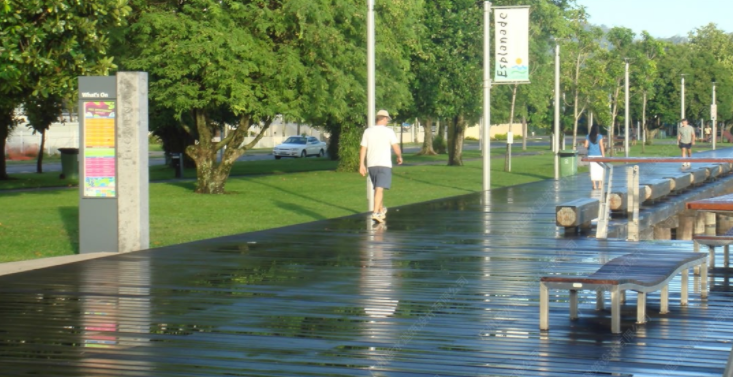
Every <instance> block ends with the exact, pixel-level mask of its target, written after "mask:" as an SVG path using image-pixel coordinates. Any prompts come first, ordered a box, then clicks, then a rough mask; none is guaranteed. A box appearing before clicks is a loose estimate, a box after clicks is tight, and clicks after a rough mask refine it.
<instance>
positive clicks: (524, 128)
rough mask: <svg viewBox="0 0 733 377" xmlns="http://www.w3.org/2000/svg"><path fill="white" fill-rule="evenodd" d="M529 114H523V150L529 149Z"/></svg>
mask: <svg viewBox="0 0 733 377" xmlns="http://www.w3.org/2000/svg"><path fill="white" fill-rule="evenodd" d="M527 136H528V135H527V116H526V115H522V150H523V151H526V150H527Z"/></svg>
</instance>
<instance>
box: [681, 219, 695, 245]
mask: <svg viewBox="0 0 733 377" xmlns="http://www.w3.org/2000/svg"><path fill="white" fill-rule="evenodd" d="M679 220H680V225H679V227H677V239H678V240H685V241H690V240H692V232H693V228H694V226H695V217H693V216H680V217H679Z"/></svg>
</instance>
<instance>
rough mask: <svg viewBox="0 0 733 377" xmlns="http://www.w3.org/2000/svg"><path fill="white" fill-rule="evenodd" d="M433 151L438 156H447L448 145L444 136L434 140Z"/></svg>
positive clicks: (436, 137)
mask: <svg viewBox="0 0 733 377" xmlns="http://www.w3.org/2000/svg"><path fill="white" fill-rule="evenodd" d="M433 150H434V151H435V153H438V154H446V153H447V150H448V145H447V144H446V142H445V139H444V138H443V135H437V136H435V137H434V138H433Z"/></svg>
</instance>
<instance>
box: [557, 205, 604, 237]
mask: <svg viewBox="0 0 733 377" xmlns="http://www.w3.org/2000/svg"><path fill="white" fill-rule="evenodd" d="M598 207H599V202H598V199H594V198H580V199H576V200H573V201H570V202H567V203H563V204H561V205H558V206H556V207H555V214H556V216H555V219H556V224H557V226H561V227H563V228H566V230H567V229H568V228H573V229H575V230H577V228H584V229H587V228H590V225H591V221H592V220H593V219H595V218H597V217H598Z"/></svg>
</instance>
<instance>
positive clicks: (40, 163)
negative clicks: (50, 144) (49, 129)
mask: <svg viewBox="0 0 733 377" xmlns="http://www.w3.org/2000/svg"><path fill="white" fill-rule="evenodd" d="M38 132H39V133H40V134H41V148H40V150H39V151H38V159H36V173H38V174H41V173H43V148H45V146H46V130H40V131H38Z"/></svg>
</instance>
